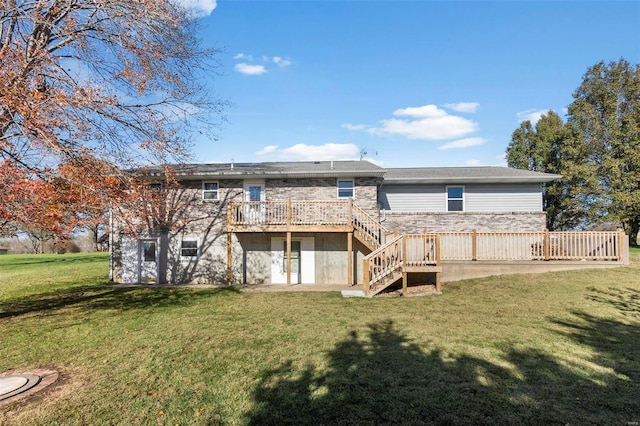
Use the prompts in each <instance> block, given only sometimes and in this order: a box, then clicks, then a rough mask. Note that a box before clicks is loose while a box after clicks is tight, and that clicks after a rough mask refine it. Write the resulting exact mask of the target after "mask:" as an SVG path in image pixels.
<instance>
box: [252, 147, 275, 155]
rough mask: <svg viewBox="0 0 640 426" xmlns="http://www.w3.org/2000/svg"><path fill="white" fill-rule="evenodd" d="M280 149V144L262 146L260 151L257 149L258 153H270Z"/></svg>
mask: <svg viewBox="0 0 640 426" xmlns="http://www.w3.org/2000/svg"><path fill="white" fill-rule="evenodd" d="M277 149H278V145H269V146H265V147H264V148H262V149H261V150H260V151H256V155H259V156H262V155H268V154H271V153H273V152H275V151H276V150H277Z"/></svg>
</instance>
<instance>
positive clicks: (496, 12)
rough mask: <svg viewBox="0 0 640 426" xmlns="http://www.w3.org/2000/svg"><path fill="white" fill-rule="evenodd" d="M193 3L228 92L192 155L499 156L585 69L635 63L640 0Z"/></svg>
mask: <svg viewBox="0 0 640 426" xmlns="http://www.w3.org/2000/svg"><path fill="white" fill-rule="evenodd" d="M184 1H190V0H184ZM190 2H191V3H195V4H199V5H200V8H201V10H202V15H203V17H202V18H201V37H202V39H203V42H204V43H205V44H206V45H208V46H214V47H217V48H221V49H223V52H222V53H221V54H220V55H219V56H218V59H219V60H220V62H221V68H220V71H221V72H222V75H220V76H215V77H212V85H213V87H214V89H215V91H216V92H217V94H218V95H219V96H220V97H222V98H225V99H227V100H229V101H230V102H231V103H232V106H231V107H230V108H228V109H227V110H226V112H225V115H226V118H227V122H226V123H225V124H224V125H223V126H222V127H221V128H220V129H219V131H218V135H219V140H217V141H211V140H205V139H202V140H199V141H197V143H196V145H195V154H196V155H195V161H197V162H229V161H230V160H231V159H232V158H233V159H234V161H236V162H257V161H298V160H330V159H333V160H341V159H358V158H360V156H361V152H364V151H366V155H364V157H365V158H367V159H370V160H372V161H374V162H377V163H379V164H381V165H383V166H386V167H416V166H465V165H503V164H504V159H503V155H504V152H505V149H506V147H507V145H508V143H509V141H510V138H511V133H512V132H513V131H514V130H515V129H516V128H517V127H518V125H519V123H520V121H522V120H523V119H533V120H535V119H536V118H537V117H539V115H540V114H541V113H542V112H544V111H547V110H549V109H552V110H554V111H556V112H558V113H560V114H561V115H564V113H565V112H566V110H565V108H566V107H567V106H568V105H569V104H570V103H571V101H572V94H573V92H574V90H575V89H576V88H577V87H578V86H579V84H580V81H581V78H582V75H583V74H584V73H585V71H586V69H587V68H588V67H589V66H591V65H593V64H595V63H597V62H599V61H601V60H604V61H605V62H609V61H617V60H618V59H620V58H621V57H624V58H625V59H627V60H628V61H629V62H631V63H634V64H635V63H639V60H640V3H639V2H611V1H608V2H575V1H574V2H552V1H539V2H506V1H502V2H479V1H478V2H471V1H467V2H454V1H439V2H431V1H412V2H402V1H394V2H391V1H316V2H314V1H305V2H301V1H231V0H229V1H224V0H223V1H218V2H217V3H215V2H213V1H212V0H193V1H190Z"/></svg>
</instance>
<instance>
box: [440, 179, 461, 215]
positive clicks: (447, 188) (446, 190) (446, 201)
mask: <svg viewBox="0 0 640 426" xmlns="http://www.w3.org/2000/svg"><path fill="white" fill-rule="evenodd" d="M449 188H462V198H449ZM465 192H466V189H465V187H464V185H447V186H446V187H445V189H444V198H445V208H446V209H447V212H464V211H465V208H466V206H465V196H464V194H465ZM449 201H462V210H449Z"/></svg>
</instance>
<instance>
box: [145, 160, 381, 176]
mask: <svg viewBox="0 0 640 426" xmlns="http://www.w3.org/2000/svg"><path fill="white" fill-rule="evenodd" d="M173 167H174V169H175V171H176V173H177V175H178V176H179V177H180V178H181V179H185V180H188V179H203V178H215V179H246V178H256V179H257V178H313V177H381V176H382V175H383V174H384V169H383V168H382V167H379V166H376V165H375V164H373V163H370V162H368V161H291V162H268V163H211V164H179V165H175V166H173ZM149 171H150V172H151V173H152V174H153V173H154V172H156V173H157V172H158V171H159V170H158V169H153V168H151V169H150V170H149Z"/></svg>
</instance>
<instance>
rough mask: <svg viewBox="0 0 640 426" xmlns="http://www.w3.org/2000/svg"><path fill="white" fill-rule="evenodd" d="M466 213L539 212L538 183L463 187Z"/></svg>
mask: <svg viewBox="0 0 640 426" xmlns="http://www.w3.org/2000/svg"><path fill="white" fill-rule="evenodd" d="M464 202H465V211H467V212H539V211H542V192H541V190H540V184H539V183H528V184H493V185H490V184H484V185H465V200H464Z"/></svg>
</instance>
